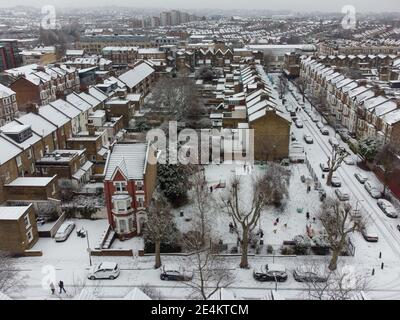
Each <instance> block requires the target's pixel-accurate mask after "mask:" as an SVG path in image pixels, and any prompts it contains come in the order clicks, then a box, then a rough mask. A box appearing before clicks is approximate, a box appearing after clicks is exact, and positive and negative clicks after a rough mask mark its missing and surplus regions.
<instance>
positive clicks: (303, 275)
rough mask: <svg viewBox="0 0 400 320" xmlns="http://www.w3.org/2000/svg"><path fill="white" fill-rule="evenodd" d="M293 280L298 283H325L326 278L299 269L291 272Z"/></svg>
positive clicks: (304, 269)
mask: <svg viewBox="0 0 400 320" xmlns="http://www.w3.org/2000/svg"><path fill="white" fill-rule="evenodd" d="M293 277H294V280H296V281H298V282H326V281H327V279H326V277H324V276H322V275H319V274H318V273H316V272H313V271H309V270H307V269H306V268H302V267H299V268H297V269H295V270H294V271H293Z"/></svg>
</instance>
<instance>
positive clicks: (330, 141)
mask: <svg viewBox="0 0 400 320" xmlns="http://www.w3.org/2000/svg"><path fill="white" fill-rule="evenodd" d="M329 143H330V144H331V145H332V146H333V147H337V146H339V141H338V140H337V139H336V138H335V137H331V138H329Z"/></svg>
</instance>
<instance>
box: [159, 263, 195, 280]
mask: <svg viewBox="0 0 400 320" xmlns="http://www.w3.org/2000/svg"><path fill="white" fill-rule="evenodd" d="M192 278H193V272H191V271H187V270H185V269H184V268H183V267H182V266H179V265H166V266H162V268H161V274H160V279H161V280H165V281H190V280H191V279H192Z"/></svg>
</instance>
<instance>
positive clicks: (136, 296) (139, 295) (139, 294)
mask: <svg viewBox="0 0 400 320" xmlns="http://www.w3.org/2000/svg"><path fill="white" fill-rule="evenodd" d="M124 300H151V298H150V297H149V296H148V295H147V294H145V293H144V292H143V291H142V290H140V289H139V288H134V289H133V290H131V291H129V292H128V293H127V294H126V296H125V297H124Z"/></svg>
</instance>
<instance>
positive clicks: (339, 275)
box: [304, 262, 369, 300]
mask: <svg viewBox="0 0 400 320" xmlns="http://www.w3.org/2000/svg"><path fill="white" fill-rule="evenodd" d="M321 267H322V268H321ZM306 270H307V271H309V272H312V273H315V274H318V275H319V276H320V277H321V278H324V279H325V280H326V281H308V282H304V286H305V287H306V290H305V295H306V297H307V298H308V299H310V300H311V299H312V300H352V299H357V298H358V296H359V295H361V293H362V292H364V291H366V290H368V286H369V283H368V277H367V276H366V274H363V273H361V272H359V271H356V270H355V268H353V267H352V266H344V267H343V268H340V269H338V270H335V271H331V270H329V269H327V268H325V267H324V266H322V265H317V263H316V262H312V263H311V264H309V265H307V266H306Z"/></svg>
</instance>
